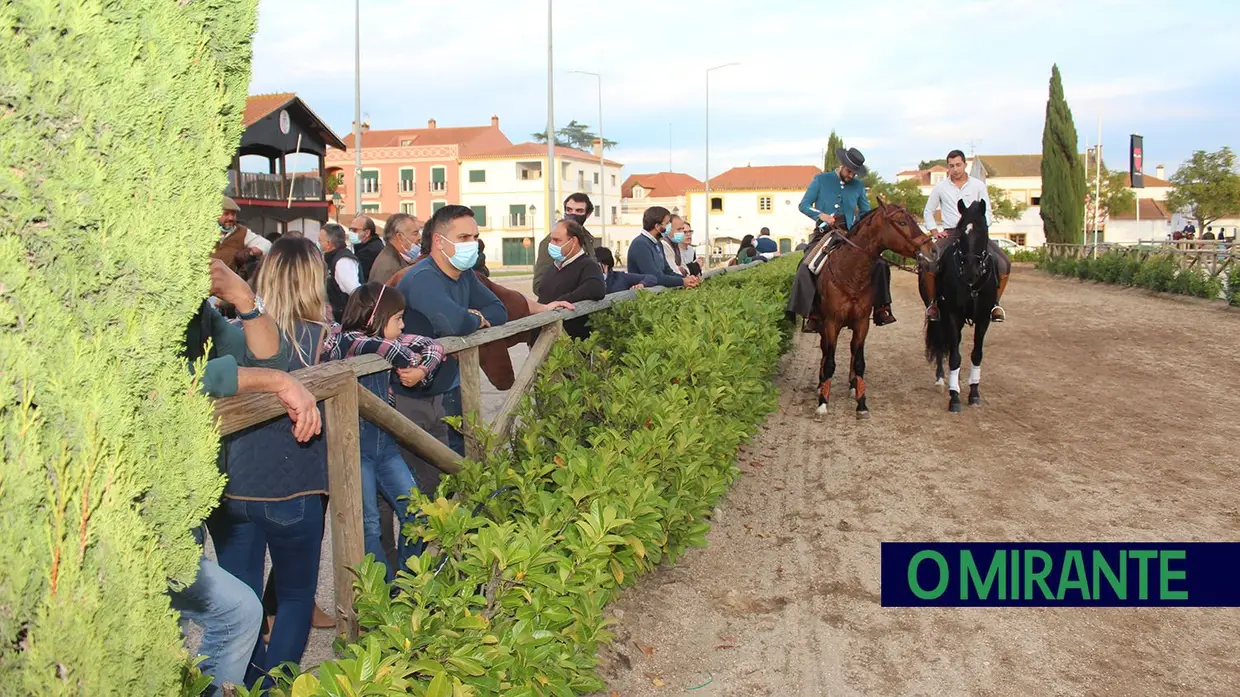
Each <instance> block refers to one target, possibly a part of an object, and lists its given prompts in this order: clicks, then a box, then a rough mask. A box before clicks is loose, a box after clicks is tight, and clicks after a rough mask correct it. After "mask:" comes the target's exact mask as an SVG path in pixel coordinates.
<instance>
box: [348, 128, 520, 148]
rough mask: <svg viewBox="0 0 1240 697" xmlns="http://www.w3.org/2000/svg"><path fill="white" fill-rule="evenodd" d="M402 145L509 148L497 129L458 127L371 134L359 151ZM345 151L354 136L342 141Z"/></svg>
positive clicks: (364, 135)
mask: <svg viewBox="0 0 1240 697" xmlns="http://www.w3.org/2000/svg"><path fill="white" fill-rule="evenodd" d="M402 143H408V145H410V146H415V147H421V146H424V145H460V146H462V148H461V149H462V151H465V150H468V149H470V146H474V145H475V144H477V145H480V146H481V147H483V148H485V149H488V150H489V149H492V148H498V147H503V146H505V145H508V144H509V143H510V141H509V140H508V138H507V137H506V136H504V134H503V133H502V132H501V131H500V130H499V126H498V125H491V126H460V127H455V128H398V129H391V130H386V131H375V130H370V131H367V132H365V133H363V134H362V149H363V150H364V149H366V148H396V147H400V146H401V144H402ZM344 144H345V147H348V148H352V147H353V134H352V133H349V135H347V136H345V138H344Z"/></svg>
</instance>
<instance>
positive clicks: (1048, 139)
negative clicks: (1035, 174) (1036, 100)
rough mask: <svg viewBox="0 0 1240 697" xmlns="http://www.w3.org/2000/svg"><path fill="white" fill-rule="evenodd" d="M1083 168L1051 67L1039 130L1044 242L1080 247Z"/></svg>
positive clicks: (1072, 126)
mask: <svg viewBox="0 0 1240 697" xmlns="http://www.w3.org/2000/svg"><path fill="white" fill-rule="evenodd" d="M1084 206H1085V165H1084V164H1083V163H1082V162H1081V156H1080V154H1079V153H1078V151H1077V144H1076V125H1075V124H1074V123H1073V122H1072V110H1071V109H1069V108H1068V102H1067V101H1066V100H1064V97H1063V80H1062V79H1061V78H1060V76H1059V66H1058V65H1054V66H1051V87H1050V98H1049V99H1047V101H1046V125H1045V127H1044V128H1043V129H1042V206H1041V215H1042V229H1043V230H1044V231H1045V232H1046V241H1047V242H1067V243H1072V244H1080V243H1081V242H1082V240H1083V237H1082V235H1083V227H1082V225H1083V224H1084V219H1085V208H1084Z"/></svg>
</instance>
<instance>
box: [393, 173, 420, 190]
mask: <svg viewBox="0 0 1240 697" xmlns="http://www.w3.org/2000/svg"><path fill="white" fill-rule="evenodd" d="M405 172H410V173H412V174H413V176H412V177H409V180H408V181H409V188H408V189H406V188H405V177H404V176H403V175H404V174H405ZM396 176H397V177H398V181H399V182H400V193H402V194H415V193H417V192H418V170H417V169H416V168H414V167H401V168H400V171H398V172H397V173H396Z"/></svg>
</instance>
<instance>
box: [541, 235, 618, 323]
mask: <svg viewBox="0 0 1240 697" xmlns="http://www.w3.org/2000/svg"><path fill="white" fill-rule="evenodd" d="M586 234H587V233H586V230H585V228H584V227H582V226H581V225H580V224H579V223H578V222H577V221H575V220H569V219H565V220H561V221H560V222H558V223H556V224H555V227H553V228H551V237H550V238H549V239H550V240H551V242H550V244H549V245H548V246H547V253H548V254H549V255H550V256H551V260H552V263H551V266H548V267H547V269H546V270H544V271H543V276H542V284H541V286H540V287H539V290H538V302H539V303H543V304H548V305H549V304H551V303H554V302H557V301H558V302H563V303H578V302H581V301H583V300H602V299H603V296H605V295H607V286H606V284H605V282H604V281H603V270H602V269H601V268H599V265H598V262H597V261H596V260H595V259H594V257H593V256H590V255H588V254H586V251H585V246H586ZM569 307H570V308H571V305H570V306H569ZM564 331H565V332H566V333H567V334H568V335H569V336H571V337H573V338H575V339H584V338H586V337H587V336H589V334H590V330H589V327H588V326H587V324H586V318H585V317H577V318H574V319H570V320H567V321H565V322H564Z"/></svg>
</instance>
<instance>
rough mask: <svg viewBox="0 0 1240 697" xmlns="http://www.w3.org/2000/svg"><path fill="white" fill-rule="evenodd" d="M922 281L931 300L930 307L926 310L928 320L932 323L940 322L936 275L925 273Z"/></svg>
mask: <svg viewBox="0 0 1240 697" xmlns="http://www.w3.org/2000/svg"><path fill="white" fill-rule="evenodd" d="M921 277H922V280H923V281H925V284H926V296H927V297H928V298H930V306H929V307H927V308H926V319H927V320H928V321H930V322H937V321H939V305H938V298H937V297H935V289H934V274H933V273H923V274H922V275H921Z"/></svg>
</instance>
